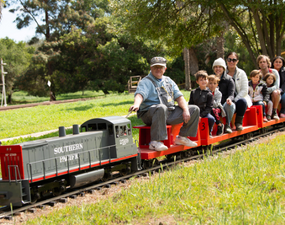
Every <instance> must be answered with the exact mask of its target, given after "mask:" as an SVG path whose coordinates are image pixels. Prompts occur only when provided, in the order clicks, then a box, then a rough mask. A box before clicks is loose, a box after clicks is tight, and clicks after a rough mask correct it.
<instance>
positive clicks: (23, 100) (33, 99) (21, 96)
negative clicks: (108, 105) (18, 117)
mask: <svg viewBox="0 0 285 225" xmlns="http://www.w3.org/2000/svg"><path fill="white" fill-rule="evenodd" d="M104 96H105V94H104V93H103V91H99V92H96V91H88V90H87V91H84V93H83V92H81V91H78V92H74V93H67V94H60V95H57V96H56V99H57V100H67V99H80V98H102V97H104ZM45 101H49V97H38V96H31V95H28V94H27V92H24V91H18V92H15V93H13V95H12V104H13V105H16V104H27V103H37V102H45Z"/></svg>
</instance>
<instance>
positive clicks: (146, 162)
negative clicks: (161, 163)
mask: <svg viewBox="0 0 285 225" xmlns="http://www.w3.org/2000/svg"><path fill="white" fill-rule="evenodd" d="M150 165H151V164H150V161H149V160H143V161H142V169H144V170H145V169H149V168H150Z"/></svg>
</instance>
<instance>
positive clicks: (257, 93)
mask: <svg viewBox="0 0 285 225" xmlns="http://www.w3.org/2000/svg"><path fill="white" fill-rule="evenodd" d="M248 95H249V96H250V98H251V100H252V102H258V101H265V102H268V101H269V93H268V91H267V87H266V84H265V83H263V81H261V82H259V84H258V85H257V86H256V87H255V89H253V85H252V81H249V82H248Z"/></svg>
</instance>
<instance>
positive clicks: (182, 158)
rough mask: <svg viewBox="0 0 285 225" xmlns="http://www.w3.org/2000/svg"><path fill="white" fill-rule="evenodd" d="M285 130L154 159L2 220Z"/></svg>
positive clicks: (4, 214)
mask: <svg viewBox="0 0 285 225" xmlns="http://www.w3.org/2000/svg"><path fill="white" fill-rule="evenodd" d="M284 130H285V128H284V127H283V126H275V127H274V128H272V129H271V130H266V129H260V130H259V131H256V132H255V133H249V134H246V135H243V136H239V137H237V138H234V139H233V140H230V141H229V142H227V143H222V144H219V145H216V146H203V148H197V149H190V150H187V151H185V152H180V153H178V154H174V155H172V157H168V158H167V159H165V160H162V161H158V160H157V159H154V161H151V162H150V163H149V165H152V167H150V168H145V169H143V170H141V171H139V172H136V173H132V174H127V175H125V176H120V177H114V178H113V179H110V180H108V181H105V182H100V183H96V184H93V185H89V186H85V187H82V188H78V189H72V190H69V189H67V190H66V192H65V193H63V194H61V195H59V196H55V197H51V198H48V199H45V200H42V201H39V202H37V203H35V204H31V205H25V206H23V207H20V208H15V209H12V210H11V209H10V208H9V207H2V208H0V219H7V220H12V218H13V216H17V215H19V214H20V213H21V212H35V211H36V209H37V208H41V209H44V208H45V207H46V205H50V206H54V205H55V204H56V203H57V202H62V203H66V202H67V198H71V199H73V198H76V197H77V196H84V195H85V193H91V194H92V193H94V192H95V191H96V190H100V189H102V188H103V187H106V188H110V187H111V185H112V184H118V183H120V182H121V183H125V182H126V180H128V179H130V178H132V177H140V176H144V175H147V174H149V173H155V172H158V171H161V170H162V168H163V171H165V170H167V169H168V168H171V167H173V166H175V165H177V164H179V163H182V162H187V161H190V160H197V159H201V158H203V157H205V156H208V155H215V154H217V153H219V152H224V151H227V150H231V149H234V148H236V147H237V146H241V145H246V144H248V143H250V142H253V141H255V140H257V139H259V138H262V137H265V136H269V135H272V134H274V133H276V132H281V131H284ZM197 152H200V153H201V152H203V153H202V154H197Z"/></svg>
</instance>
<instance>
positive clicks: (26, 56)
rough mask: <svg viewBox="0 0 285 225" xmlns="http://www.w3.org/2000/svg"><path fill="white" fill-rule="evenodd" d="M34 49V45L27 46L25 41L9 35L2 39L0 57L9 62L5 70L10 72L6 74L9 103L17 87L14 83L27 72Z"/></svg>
mask: <svg viewBox="0 0 285 225" xmlns="http://www.w3.org/2000/svg"><path fill="white" fill-rule="evenodd" d="M34 50H35V49H34V48H33V47H26V44H25V43H24V42H19V43H15V42H14V41H13V40H11V39H9V38H7V37H6V38H3V39H0V58H3V60H4V62H5V63H6V64H7V65H6V66H5V71H6V72H8V73H7V75H5V83H6V92H7V96H8V101H7V102H8V103H11V99H12V94H13V90H14V88H15V86H14V83H15V82H16V80H17V79H18V78H19V77H20V76H21V75H22V74H23V73H25V72H26V70H27V68H28V67H29V65H30V62H31V58H32V55H33V53H34Z"/></svg>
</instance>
